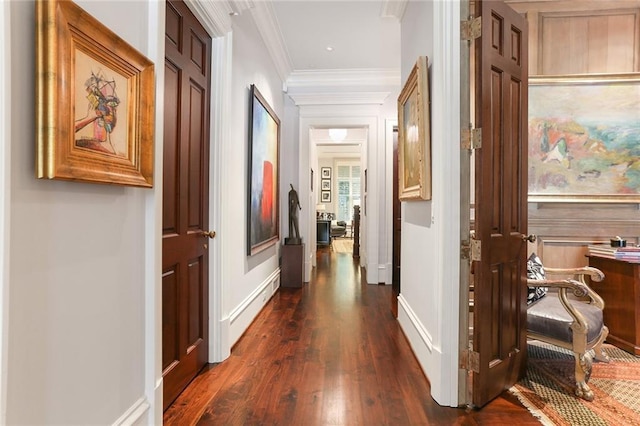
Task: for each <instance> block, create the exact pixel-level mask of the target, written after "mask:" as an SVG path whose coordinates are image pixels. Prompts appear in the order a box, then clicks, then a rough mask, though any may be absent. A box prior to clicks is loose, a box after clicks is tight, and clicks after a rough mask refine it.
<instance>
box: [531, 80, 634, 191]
mask: <svg viewBox="0 0 640 426" xmlns="http://www.w3.org/2000/svg"><path fill="white" fill-rule="evenodd" d="M528 154H529V201H532V202H550V201H551V202H553V201H557V202H588V203H593V202H602V203H638V202H640V161H638V158H640V75H638V74H606V75H605V74H602V75H597V74H590V75H583V76H577V75H576V76H544V77H536V76H532V77H530V78H529V153H528Z"/></svg>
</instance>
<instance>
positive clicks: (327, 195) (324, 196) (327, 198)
mask: <svg viewBox="0 0 640 426" xmlns="http://www.w3.org/2000/svg"><path fill="white" fill-rule="evenodd" d="M320 201H322V202H323V203H330V202H331V191H322V192H321V193H320Z"/></svg>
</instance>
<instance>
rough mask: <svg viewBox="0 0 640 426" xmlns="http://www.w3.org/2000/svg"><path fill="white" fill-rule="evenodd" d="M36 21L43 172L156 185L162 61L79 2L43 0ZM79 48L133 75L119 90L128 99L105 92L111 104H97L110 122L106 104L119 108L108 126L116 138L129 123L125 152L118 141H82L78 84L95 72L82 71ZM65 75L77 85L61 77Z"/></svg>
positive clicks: (122, 74) (39, 173)
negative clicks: (156, 64) (158, 69)
mask: <svg viewBox="0 0 640 426" xmlns="http://www.w3.org/2000/svg"><path fill="white" fill-rule="evenodd" d="M36 20H37V23H36V84H35V86H36V90H35V92H36V119H35V121H36V177H37V178H39V179H62V180H70V181H82V182H92V183H103V184H118V185H129V186H138V187H146V188H151V187H153V168H154V165H153V158H154V129H155V124H154V121H155V115H154V114H155V75H154V72H155V71H154V64H153V63H152V62H151V61H150V60H149V59H148V58H146V57H145V56H144V55H142V54H141V53H140V52H138V51H137V50H136V49H135V48H133V47H132V46H131V45H129V44H128V43H126V42H125V41H124V40H123V39H121V38H120V37H119V36H118V35H117V34H115V33H113V32H112V31H111V30H109V29H108V28H107V27H106V26H105V25H103V24H102V23H101V22H99V21H98V20H97V19H96V18H94V17H93V16H91V15H89V14H88V13H87V12H86V11H84V10H83V9H82V8H80V6H78V5H76V4H75V3H73V2H71V1H60V0H52V1H46V2H45V1H38V2H36ZM78 52H79V53H82V54H83V55H84V56H86V57H88V58H89V61H90V62H95V63H96V64H97V65H98V69H100V70H101V71H102V68H101V67H104V68H105V69H107V70H108V71H109V72H114V73H115V75H116V76H117V77H118V79H120V80H126V87H124V88H122V87H120V88H118V92H117V93H119V94H120V97H122V98H124V102H122V103H120V98H119V97H118V96H113V97H111V98H104V99H101V98H100V97H98V99H99V100H100V102H104V104H102V103H99V105H101V108H102V109H101V110H100V111H99V110H98V108H97V107H96V108H95V113H96V118H94V121H100V122H101V121H105V120H106V119H105V118H104V117H105V116H106V114H104V111H105V110H107V111H111V109H113V110H117V115H116V113H115V112H114V113H113V116H112V117H113V121H112V122H111V123H109V124H112V125H113V126H112V127H110V129H111V130H105V131H106V132H108V133H109V136H108V137H109V138H110V137H111V132H112V130H113V128H115V127H116V126H117V125H118V124H120V126H121V128H122V126H124V127H125V128H126V129H125V130H124V135H126V136H125V141H124V144H125V149H124V154H119V153H118V152H115V148H114V146H113V144H111V143H110V147H106V146H105V147H104V148H103V147H102V145H101V142H100V141H99V140H97V139H90V140H91V141H92V143H94V142H93V141H95V146H93V145H92V146H91V147H87V146H82V145H78V141H76V137H75V136H76V133H77V131H78V130H77V129H76V128H77V126H78V124H77V123H75V121H76V118H77V117H76V108H77V107H78V106H77V105H75V102H76V99H75V96H76V91H77V90H80V87H78V86H79V85H80V83H79V82H80V78H82V80H83V81H85V82H86V81H87V80H88V77H91V78H93V77H94V75H93V74H92V75H91V76H88V77H84V76H82V77H79V76H76V65H77V61H78ZM85 62H86V60H85ZM85 65H86V63H85ZM91 72H92V73H93V68H91ZM112 76H113V74H112ZM61 80H65V81H68V82H69V84H60V81H61ZM113 81H115V80H113ZM84 84H86V83H84ZM114 86H115V85H114ZM82 89H83V90H88V89H85V88H84V87H83V88H82ZM100 92H101V93H102V91H100ZM102 94H103V93H102ZM87 99H89V97H88V96H87ZM93 99H96V98H95V97H94V98H93ZM115 102H118V103H116V105H115V108H114V107H113V103H115ZM88 104H89V105H91V100H88ZM103 105H108V106H107V107H105V106H103ZM116 117H118V118H117V120H116ZM105 127H106V128H107V129H109V127H107V126H105ZM118 131H120V129H118ZM98 147H99V148H100V149H97V148H98ZM108 149H113V150H114V152H113V153H109V152H107V151H108Z"/></svg>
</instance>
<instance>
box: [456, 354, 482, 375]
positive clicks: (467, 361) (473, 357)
mask: <svg viewBox="0 0 640 426" xmlns="http://www.w3.org/2000/svg"><path fill="white" fill-rule="evenodd" d="M460 368H462V369H463V370H469V371H473V372H474V373H479V372H480V354H479V353H478V352H475V351H472V350H470V349H465V350H463V351H462V352H461V353H460Z"/></svg>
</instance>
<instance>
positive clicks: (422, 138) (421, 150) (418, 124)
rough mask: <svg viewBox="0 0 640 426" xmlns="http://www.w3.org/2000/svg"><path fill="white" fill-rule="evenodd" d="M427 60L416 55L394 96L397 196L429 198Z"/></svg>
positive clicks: (429, 148)
mask: <svg viewBox="0 0 640 426" xmlns="http://www.w3.org/2000/svg"><path fill="white" fill-rule="evenodd" d="M428 67H429V61H428V59H427V57H426V56H420V57H418V60H417V61H416V64H415V65H414V66H413V69H412V70H411V73H410V74H409V77H408V79H407V81H406V83H405V85H404V88H403V89H402V92H400V96H399V97H398V147H399V149H398V162H399V165H398V171H399V173H398V175H399V176H398V178H399V180H400V182H399V183H400V184H399V188H398V192H399V195H398V197H399V198H400V200H402V201H407V200H430V199H431V125H430V119H431V111H430V98H429V77H428V76H429V74H428Z"/></svg>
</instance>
